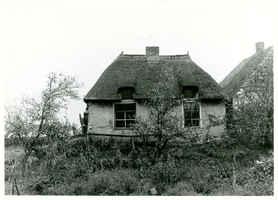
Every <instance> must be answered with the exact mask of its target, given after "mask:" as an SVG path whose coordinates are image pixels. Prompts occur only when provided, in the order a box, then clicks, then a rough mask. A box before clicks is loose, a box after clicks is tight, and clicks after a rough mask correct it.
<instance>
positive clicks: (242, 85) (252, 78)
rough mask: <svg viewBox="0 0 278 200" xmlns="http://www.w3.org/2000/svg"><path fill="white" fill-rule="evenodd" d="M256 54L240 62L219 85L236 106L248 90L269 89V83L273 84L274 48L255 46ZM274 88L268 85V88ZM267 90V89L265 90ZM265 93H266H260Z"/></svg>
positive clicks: (260, 43)
mask: <svg viewBox="0 0 278 200" xmlns="http://www.w3.org/2000/svg"><path fill="white" fill-rule="evenodd" d="M255 47H256V52H255V54H253V55H252V56H250V57H248V58H246V59H244V60H243V61H242V62H240V63H239V64H238V65H237V66H236V67H235V68H234V69H233V70H232V71H231V72H230V73H229V74H228V75H227V76H226V77H225V78H224V79H223V80H222V81H221V82H220V83H219V84H220V86H221V87H222V88H223V92H224V94H225V96H226V98H227V99H228V100H232V101H233V104H234V105H236V104H237V103H239V102H240V101H242V100H243V99H240V97H241V96H242V94H243V93H244V92H245V93H246V90H247V89H248V92H254V91H250V89H254V90H256V92H258V89H260V88H261V89H262V88H263V87H264V86H266V87H267V85H266V84H267V83H269V82H273V47H272V46H271V47H268V48H267V49H264V43H263V42H258V43H256V44H255ZM271 85H272V86H273V83H272V84H268V86H271ZM263 89H267V88H263ZM267 90H269V89H267ZM260 92H265V91H260Z"/></svg>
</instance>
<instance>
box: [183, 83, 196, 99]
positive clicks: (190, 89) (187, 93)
mask: <svg viewBox="0 0 278 200" xmlns="http://www.w3.org/2000/svg"><path fill="white" fill-rule="evenodd" d="M197 93H198V87H196V86H184V87H183V95H184V97H185V98H191V99H192V98H196V96H197Z"/></svg>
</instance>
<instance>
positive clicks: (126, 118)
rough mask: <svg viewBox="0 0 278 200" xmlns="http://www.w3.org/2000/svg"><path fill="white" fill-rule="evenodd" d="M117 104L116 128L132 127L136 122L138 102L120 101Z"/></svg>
mask: <svg viewBox="0 0 278 200" xmlns="http://www.w3.org/2000/svg"><path fill="white" fill-rule="evenodd" d="M114 105H115V128H130V127H132V125H133V124H134V123H135V116H136V104H135V103H126V104H123V103H120V104H114Z"/></svg>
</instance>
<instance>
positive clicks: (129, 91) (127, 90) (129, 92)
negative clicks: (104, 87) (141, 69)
mask: <svg viewBox="0 0 278 200" xmlns="http://www.w3.org/2000/svg"><path fill="white" fill-rule="evenodd" d="M134 93H135V89H134V87H121V88H119V89H118V94H120V95H121V99H122V100H127V99H133V94H134Z"/></svg>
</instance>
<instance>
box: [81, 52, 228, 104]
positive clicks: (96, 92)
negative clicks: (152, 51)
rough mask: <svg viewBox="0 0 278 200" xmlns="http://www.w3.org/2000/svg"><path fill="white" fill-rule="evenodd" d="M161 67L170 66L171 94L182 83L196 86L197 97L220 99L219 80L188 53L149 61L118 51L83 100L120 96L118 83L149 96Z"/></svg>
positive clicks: (141, 96)
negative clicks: (117, 54) (195, 61)
mask: <svg viewBox="0 0 278 200" xmlns="http://www.w3.org/2000/svg"><path fill="white" fill-rule="evenodd" d="M163 67H171V68H172V69H174V70H173V75H174V79H175V83H174V85H175V89H174V91H173V94H181V93H182V88H183V86H197V87H198V88H199V90H198V96H199V99H223V98H224V95H223V92H222V88H221V87H220V86H219V84H218V83H217V82H216V81H215V80H214V79H213V78H212V77H211V76H210V75H209V74H208V73H206V72H205V71H204V70H202V69H201V68H200V67H199V66H198V65H196V64H195V63H194V62H193V61H192V60H191V58H190V56H189V55H187V54H186V55H174V56H158V57H157V59H155V60H152V61H148V58H147V56H145V55H126V54H123V53H121V54H120V55H119V56H118V57H117V58H116V59H115V60H114V61H113V62H112V63H111V64H110V65H109V66H108V67H107V68H106V70H105V71H104V72H103V73H102V75H101V76H100V77H99V79H98V80H97V82H96V83H95V85H94V86H93V87H92V89H91V90H90V91H89V92H88V93H87V95H86V96H85V98H84V101H85V102H86V101H88V100H120V99H121V98H120V95H119V94H118V93H117V92H118V89H119V88H120V87H134V88H135V94H134V99H148V98H150V97H149V96H148V95H147V93H148V91H149V90H150V89H152V88H153V86H154V84H155V83H156V82H158V81H159V75H160V73H162V70H161V69H162V68H163Z"/></svg>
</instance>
